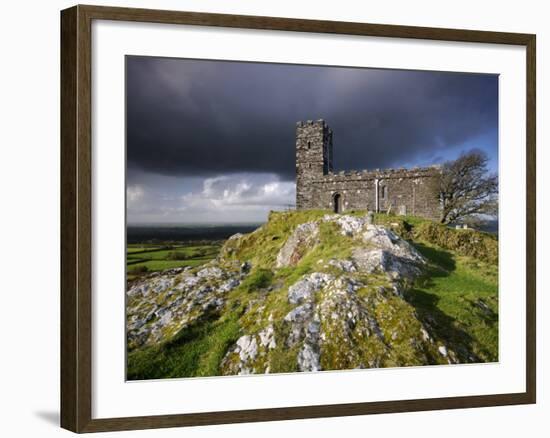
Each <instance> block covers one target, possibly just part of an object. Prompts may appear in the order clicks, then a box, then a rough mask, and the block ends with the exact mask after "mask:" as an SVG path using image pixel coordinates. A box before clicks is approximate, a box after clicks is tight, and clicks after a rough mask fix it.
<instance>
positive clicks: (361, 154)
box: [127, 57, 498, 180]
mask: <svg viewBox="0 0 550 438" xmlns="http://www.w3.org/2000/svg"><path fill="white" fill-rule="evenodd" d="M497 108H498V79H497V77H496V76H493V75H473V74H458V73H438V72H414V71H396V70H372V69H351V68H335V67H316V66H295V65H282V64H260V63H238V62H216V61H195V60H179V59H165V58H142V57H129V58H128V59H127V139H128V165H129V169H130V173H131V171H132V169H140V170H142V171H145V172H150V173H157V174H162V175H178V176H182V175H186V176H190V175H191V176H192V175H203V176H204V175H215V174H219V173H224V174H228V173H237V172H268V173H273V174H277V175H279V176H280V177H281V178H282V179H284V180H292V179H293V178H294V136H295V123H296V121H298V120H307V119H319V118H323V119H325V120H326V121H327V123H328V124H329V125H330V126H331V127H332V128H333V130H334V133H335V134H334V155H335V157H334V158H335V167H336V168H337V169H358V168H384V167H390V166H399V165H402V164H404V163H410V162H414V161H415V160H417V159H418V157H424V159H425V160H426V157H428V158H427V159H428V161H430V160H432V161H433V162H436V161H437V160H440V159H442V158H444V157H445V154H446V151H447V150H449V149H452V148H456V147H458V146H460V145H461V144H466V143H471V142H472V141H473V140H475V139H476V138H479V137H483V138H485V139H488V140H487V141H488V142H489V143H491V144H490V145H489V150H494V155H496V147H497V146H496V145H497V120H498V113H497V111H498V110H497ZM430 157H431V158H430ZM491 158H494V157H491Z"/></svg>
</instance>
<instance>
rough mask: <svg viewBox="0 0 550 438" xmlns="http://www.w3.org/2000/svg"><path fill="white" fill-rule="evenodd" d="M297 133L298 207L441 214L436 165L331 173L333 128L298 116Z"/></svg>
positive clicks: (319, 121)
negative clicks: (304, 121) (300, 118)
mask: <svg viewBox="0 0 550 438" xmlns="http://www.w3.org/2000/svg"><path fill="white" fill-rule="evenodd" d="M296 134H297V135H296V208H297V209H299V210H301V209H313V208H322V209H330V210H334V211H336V210H338V211H339V212H346V211H350V210H371V211H379V212H386V211H388V210H390V211H392V212H394V213H395V214H399V215H405V214H407V215H414V216H421V217H426V218H430V219H436V220H437V219H439V215H440V205H439V199H438V197H437V184H438V178H439V175H440V168H439V167H437V166H433V167H427V168H414V169H386V170H374V171H354V172H339V173H334V172H333V169H332V131H331V130H330V128H328V126H327V125H326V123H325V122H324V121H322V120H318V121H316V122H311V121H308V122H306V123H302V122H299V123H298V124H297V130H296ZM377 191H378V196H377ZM377 198H378V201H377ZM337 204H338V205H337Z"/></svg>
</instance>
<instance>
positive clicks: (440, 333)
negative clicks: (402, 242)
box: [406, 242, 477, 362]
mask: <svg viewBox="0 0 550 438" xmlns="http://www.w3.org/2000/svg"><path fill="white" fill-rule="evenodd" d="M414 246H415V247H416V248H417V249H418V251H419V252H420V253H421V254H422V255H423V256H424V257H426V259H427V260H428V262H429V265H428V267H427V270H426V272H425V274H424V275H423V276H422V277H421V278H419V279H418V280H417V281H416V287H414V288H412V289H411V290H409V292H408V293H407V297H406V298H407V301H408V302H409V303H410V304H411V305H412V306H413V307H414V308H415V309H416V312H417V314H418V316H419V318H420V320H421V321H422V323H423V324H424V325H425V326H426V327H427V328H428V329H429V331H430V332H431V333H432V335H433V336H434V337H435V338H437V339H440V340H441V341H443V342H444V343H445V345H447V346H448V347H450V348H451V349H452V350H453V351H454V352H455V353H456V354H457V355H458V359H459V360H460V362H472V360H477V358H476V357H475V355H473V354H472V351H473V343H474V339H473V338H472V337H471V336H470V334H468V333H467V332H466V331H465V330H463V329H462V328H461V327H460V324H459V322H458V321H457V320H456V319H455V318H453V317H451V316H449V315H447V314H446V313H445V312H443V311H442V310H441V309H440V308H439V306H438V303H439V300H440V298H439V297H438V296H437V295H435V294H432V293H429V292H427V291H426V290H422V289H423V288H426V289H429V288H431V287H433V285H434V283H433V278H437V277H439V278H441V277H448V276H449V275H450V274H451V273H452V272H453V271H454V270H455V269H456V262H455V259H454V256H453V254H452V253H450V252H448V251H445V250H442V249H437V248H433V247H429V246H426V245H423V244H421V243H416V242H415V245H414Z"/></svg>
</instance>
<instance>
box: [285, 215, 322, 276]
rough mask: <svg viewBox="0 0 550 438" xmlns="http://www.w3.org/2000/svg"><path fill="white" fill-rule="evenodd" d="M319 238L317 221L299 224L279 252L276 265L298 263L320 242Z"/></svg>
mask: <svg viewBox="0 0 550 438" xmlns="http://www.w3.org/2000/svg"><path fill="white" fill-rule="evenodd" d="M318 238H319V225H318V224H317V223H316V222H307V223H305V224H301V225H298V227H296V229H295V230H294V232H293V233H292V235H291V236H290V237H289V238H288V239H287V241H286V242H285V244H284V245H283V247H282V248H281V250H280V251H279V254H277V260H276V262H275V267H277V268H282V267H285V266H294V265H296V264H297V263H298V262H299V261H300V260H301V259H302V257H303V256H304V255H305V254H306V253H307V252H308V251H309V250H311V249H312V248H313V247H314V246H315V245H316V244H317V243H318Z"/></svg>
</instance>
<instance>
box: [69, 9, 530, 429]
mask: <svg viewBox="0 0 550 438" xmlns="http://www.w3.org/2000/svg"><path fill="white" fill-rule="evenodd" d="M93 20H117V21H133V22H149V23H169V24H186V25H197V26H219V27H228V28H245V29H267V30H284V31H295V32H315V33H328V34H348V35H364V36H378V37H391V38H415V39H426V40H444V41H459V42H476V43H492V44H508V45H519V46H525V47H526V59H527V63H526V78H527V87H526V90H525V93H526V94H525V96H526V108H527V114H526V120H527V126H526V133H527V136H526V145H527V193H526V197H527V198H526V199H527V210H526V212H525V214H526V220H527V235H526V242H527V244H526V248H525V250H526V260H527V266H526V278H527V283H526V310H527V318H526V391H525V392H522V393H510V394H496V395H481V396H461V397H446V398H428V399H417V400H396V401H383V402H365V403H349V404H336V405H323V406H301V407H287V408H275V409H253V410H241V411H226V412H207V413H194V414H176V415H159V416H141V417H127V418H101V419H92V357H91V353H92V288H91V282H92V274H91V272H92V269H91V263H92V258H91V248H92V233H91V229H92V212H91V208H92V207H91V205H92V184H91V181H92V156H91V100H92V92H91V71H92V65H91V62H92V61H91V53H92V52H91V43H92V35H91V27H92V21H93ZM535 47H536V38H535V35H531V34H519V33H502V32H486V31H474V30H456V29H439V28H425V27H410V26H395V25H381V24H363V23H350V22H333V21H317V20H301V19H289V18H274V17H256V16H238V15H224V14H209V13H195V12H175V11H161V10H145V9H127V8H112V7H99V6H80V5H79V6H75V7H72V8H70V9H66V10H64V11H62V12H61V426H62V427H63V428H66V429H69V430H71V431H74V432H99V431H114V430H127V429H147V428H161V427H175V426H193V425H206V424H223V423H240V422H255V421H274V420H289V419H302V418H317V417H329V416H331V417H334V416H349V415H364V414H377V413H389V412H408V411H424V410H436V409H455V408H471V407H482V406H498V405H515V404H529V403H535V401H536V350H535V345H536V338H535V336H536V334H535V328H536V315H535V309H536V284H535V269H536V268H535V265H536V260H535V257H536V256H535V217H536V202H535V198H536V193H535V181H536V177H535V160H536V157H535V134H536V127H535V107H536V101H535V90H536V88H535V87H536V78H535Z"/></svg>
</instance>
